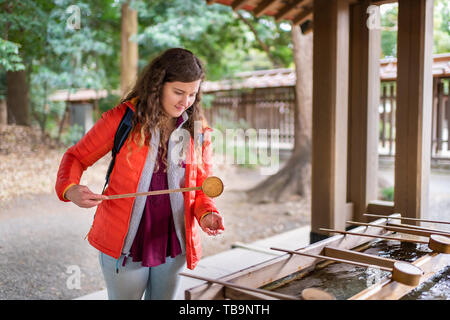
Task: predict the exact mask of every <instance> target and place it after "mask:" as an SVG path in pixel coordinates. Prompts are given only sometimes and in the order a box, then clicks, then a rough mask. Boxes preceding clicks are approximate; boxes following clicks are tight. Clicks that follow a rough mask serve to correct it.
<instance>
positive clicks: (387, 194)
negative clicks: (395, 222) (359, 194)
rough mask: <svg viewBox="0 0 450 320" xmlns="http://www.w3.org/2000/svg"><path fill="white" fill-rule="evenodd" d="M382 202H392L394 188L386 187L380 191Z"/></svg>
mask: <svg viewBox="0 0 450 320" xmlns="http://www.w3.org/2000/svg"><path fill="white" fill-rule="evenodd" d="M381 195H382V200H385V201H394V187H387V188H384V189H382V190H381Z"/></svg>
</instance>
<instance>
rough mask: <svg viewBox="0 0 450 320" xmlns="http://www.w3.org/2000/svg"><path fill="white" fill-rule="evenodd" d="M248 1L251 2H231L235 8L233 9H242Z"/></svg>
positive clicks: (244, 0) (235, 0)
mask: <svg viewBox="0 0 450 320" xmlns="http://www.w3.org/2000/svg"><path fill="white" fill-rule="evenodd" d="M247 2H249V0H234V1H233V2H232V3H231V8H232V9H233V11H237V10H239V9H241V8H242V7H243V6H245V4H246V3H247Z"/></svg>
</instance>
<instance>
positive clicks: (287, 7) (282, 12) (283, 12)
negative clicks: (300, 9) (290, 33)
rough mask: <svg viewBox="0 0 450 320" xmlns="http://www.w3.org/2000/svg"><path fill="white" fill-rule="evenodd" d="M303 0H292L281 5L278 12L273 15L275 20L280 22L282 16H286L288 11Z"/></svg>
mask: <svg viewBox="0 0 450 320" xmlns="http://www.w3.org/2000/svg"><path fill="white" fill-rule="evenodd" d="M303 2H305V0H294V1H292V2H291V3H288V4H286V5H284V7H282V8H281V9H280V10H279V12H278V13H277V14H276V15H275V21H276V22H280V20H282V19H283V18H284V17H286V16H287V15H288V14H289V13H291V12H292V11H293V10H295V9H296V8H297V6H299V5H301V4H302V3H303Z"/></svg>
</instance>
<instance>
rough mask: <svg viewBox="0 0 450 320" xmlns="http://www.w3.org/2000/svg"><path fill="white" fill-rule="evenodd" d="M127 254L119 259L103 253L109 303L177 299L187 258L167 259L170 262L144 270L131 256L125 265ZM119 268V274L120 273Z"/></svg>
mask: <svg viewBox="0 0 450 320" xmlns="http://www.w3.org/2000/svg"><path fill="white" fill-rule="evenodd" d="M124 257H125V256H124V255H122V256H120V258H119V263H117V260H116V259H114V258H113V257H111V256H108V255H107V254H104V253H103V252H100V251H99V260H100V266H101V268H102V272H103V276H104V278H105V282H106V289H107V291H108V299H109V300H140V299H142V295H143V294H144V292H145V296H144V299H145V300H173V299H175V296H176V294H177V291H178V288H179V284H180V276H179V275H178V273H180V272H182V271H183V269H184V268H185V266H186V255H185V254H179V255H178V256H176V257H175V258H171V257H166V263H164V264H160V265H159V266H156V267H143V266H142V265H141V263H142V262H133V259H132V258H131V257H128V258H127V260H126V264H125V266H122V263H123V259H124ZM116 268H118V272H117V271H116Z"/></svg>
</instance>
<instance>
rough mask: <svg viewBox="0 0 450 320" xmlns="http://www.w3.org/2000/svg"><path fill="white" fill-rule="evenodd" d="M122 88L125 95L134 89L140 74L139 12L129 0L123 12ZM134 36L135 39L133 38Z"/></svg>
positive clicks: (124, 4)
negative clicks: (137, 37)
mask: <svg viewBox="0 0 450 320" xmlns="http://www.w3.org/2000/svg"><path fill="white" fill-rule="evenodd" d="M121 21H122V25H121V55H120V90H121V93H122V96H125V95H126V94H127V93H128V91H130V90H131V89H132V86H133V84H134V82H135V81H136V79H137V74H138V60H139V55H138V44H137V41H136V36H137V32H138V14H137V11H136V10H133V8H130V4H129V1H127V2H125V3H123V4H122V14H121ZM131 37H134V39H131Z"/></svg>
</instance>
